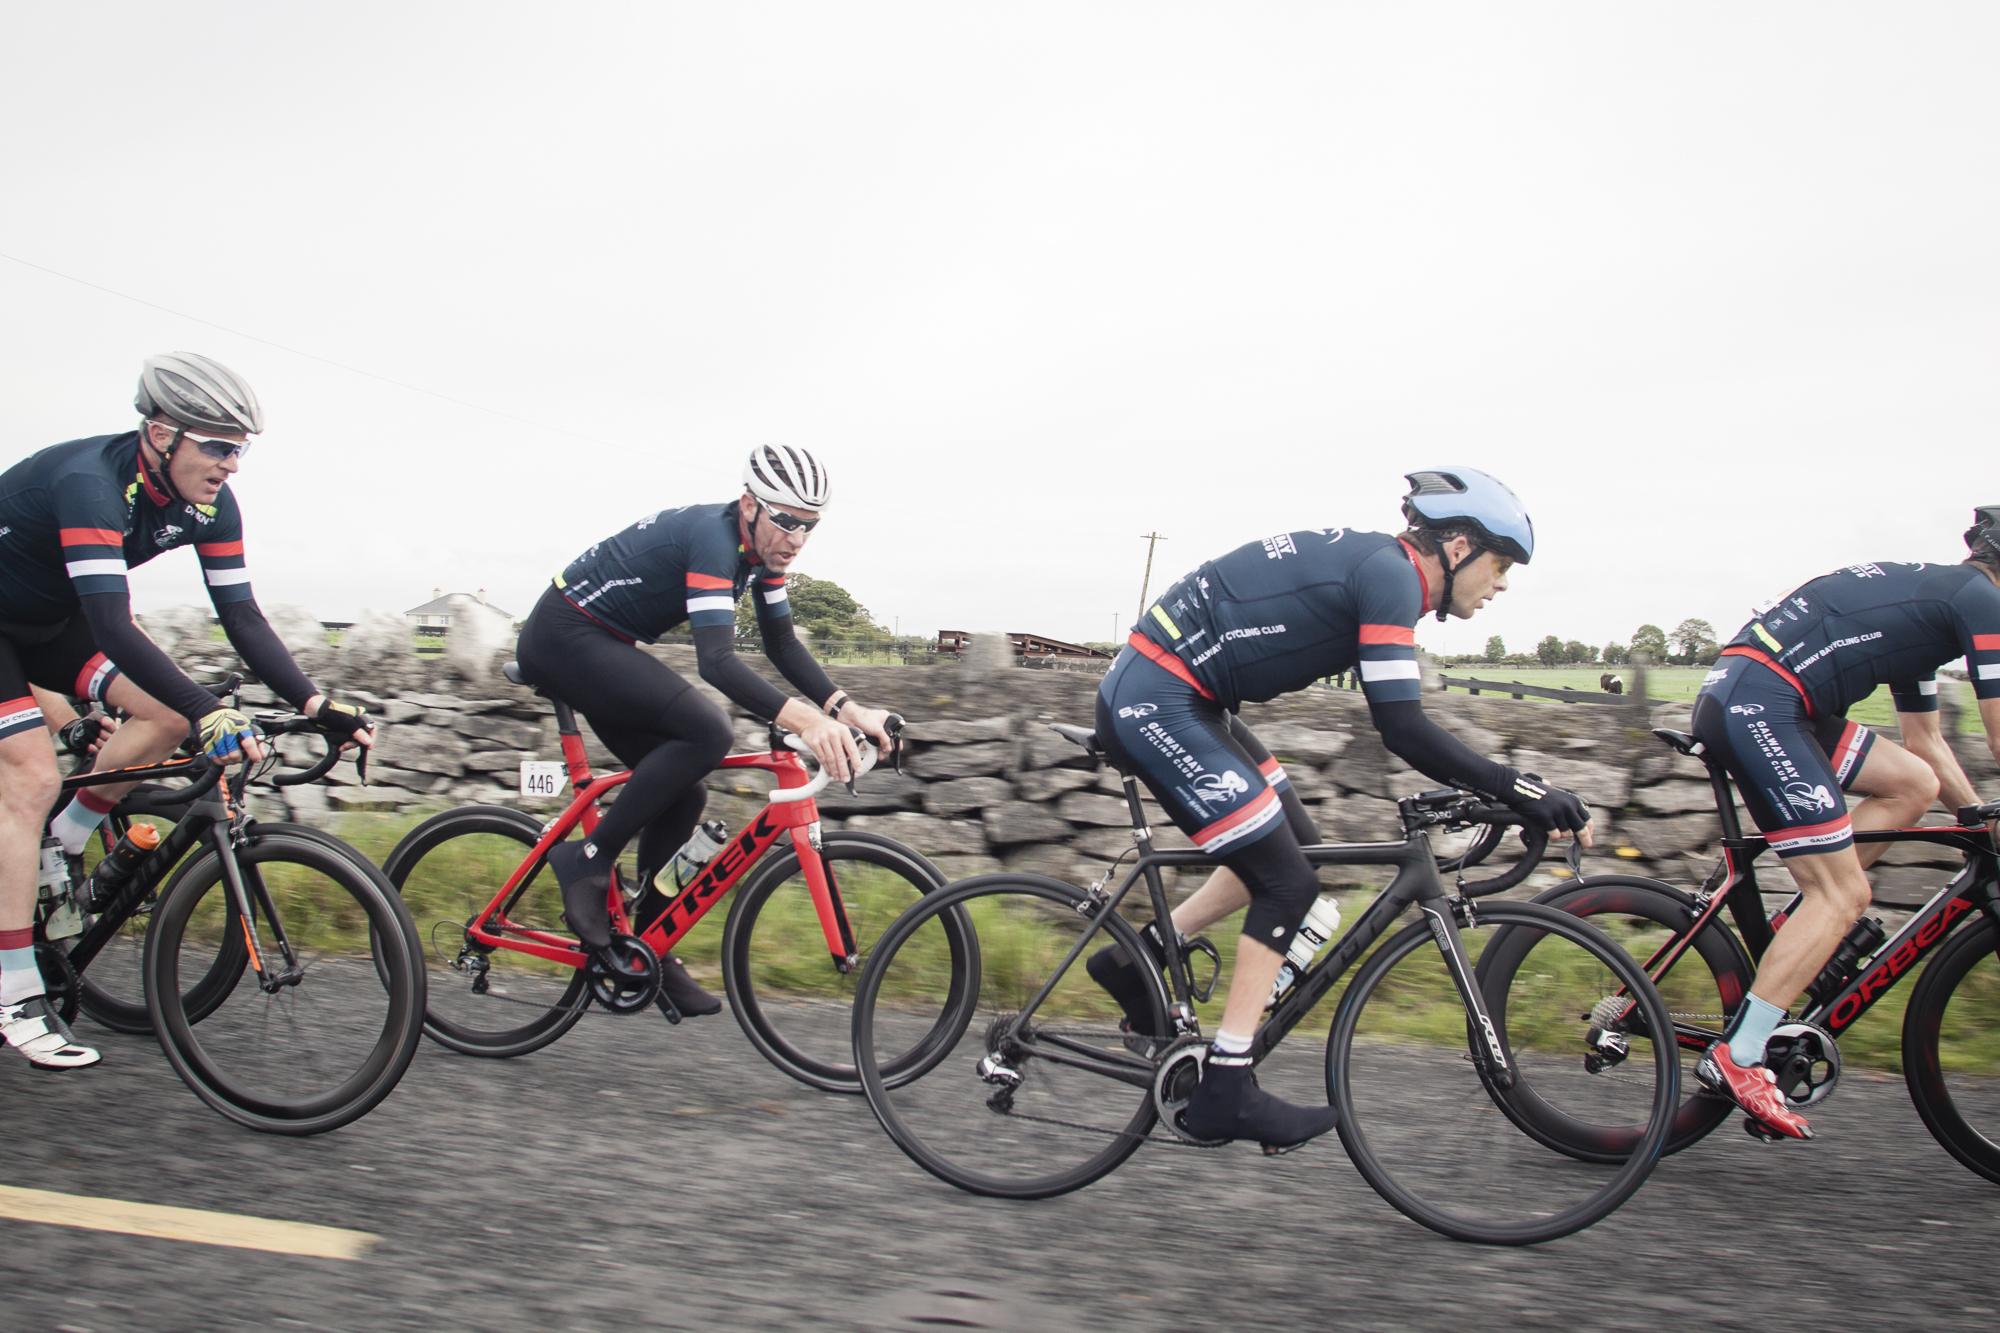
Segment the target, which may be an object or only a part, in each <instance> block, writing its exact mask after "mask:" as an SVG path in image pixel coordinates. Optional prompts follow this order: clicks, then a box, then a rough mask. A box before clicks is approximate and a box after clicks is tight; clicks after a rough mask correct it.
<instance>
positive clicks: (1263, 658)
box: [1131, 528, 1430, 709]
mask: <svg viewBox="0 0 2000 1333" xmlns="http://www.w3.org/2000/svg"><path fill="white" fill-rule="evenodd" d="M1429 600H1430V590H1429V589H1428V588H1427V587H1426V586H1425V584H1424V576H1423V573H1422V571H1421V570H1419V569H1418V567H1417V562H1416V557H1415V555H1414V554H1413V553H1412V552H1411V550H1410V548H1409V547H1407V546H1405V545H1404V544H1403V543H1402V542H1401V541H1400V540H1398V539H1397V538H1395V537H1391V536H1388V535H1386V534H1384V533H1380V532H1357V531H1355V530H1354V529H1352V528H1315V529H1308V530H1306V531H1302V532H1284V533H1279V534H1278V535H1277V536H1275V537H1266V538H1265V539H1264V540H1263V541H1261V542H1251V543H1249V544H1248V545H1245V546H1240V547H1238V548H1237V549H1235V550H1234V551H1231V552H1230V553H1229V554H1228V555H1225V556H1222V557H1220V558H1218V559H1215V560H1210V561H1209V562H1207V563H1206V564H1204V565H1201V566H1199V567H1197V568H1196V569H1195V570H1194V572H1193V573H1190V574H1188V575H1187V576H1186V577H1184V578H1182V579H1181V580H1180V581H1179V582H1178V583H1175V584H1174V585H1173V586H1172V587H1171V588H1168V589H1167V591H1166V592H1165V593H1164V594H1162V595H1161V597H1160V599H1159V601H1158V602H1156V603H1154V604H1153V606H1152V607H1151V608H1150V609H1148V611H1147V612H1146V614H1145V615H1144V616H1142V617H1140V620H1139V625H1138V628H1137V630H1135V631H1134V633H1133V635H1132V639H1131V644H1132V646H1133V647H1134V648H1136V649H1137V650H1138V651H1140V652H1141V653H1144V654H1145V655H1146V656H1148V657H1150V658H1152V659H1153V660H1154V661H1155V662H1158V663H1159V664H1160V665H1161V666H1163V667H1165V668H1166V669H1167V670H1169V671H1172V672H1173V673H1174V674H1175V675H1177V676H1179V677H1181V679H1183V680H1185V681H1188V682H1189V683H1191V684H1193V685H1194V686H1195V687H1196V688H1197V689H1199V690H1200V691H1201V692H1202V693H1203V694H1205V695H1206V696H1208V697H1209V698H1211V699H1213V700H1215V701H1216V702H1218V703H1220V704H1221V705H1222V706H1223V707H1224V708H1231V709H1233V708H1236V707H1238V706H1239V705H1241V704H1243V703H1245V702H1252V703H1255V702H1261V701H1263V700H1266V699H1275V698H1276V697H1277V696H1279V695H1281V694H1285V693H1288V692H1290V691H1292V690H1298V689H1303V688H1304V687H1305V686H1307V685H1309V684H1311V683H1312V682H1313V681H1315V680H1319V679H1322V678H1324V677H1326V676H1331V675H1335V674H1337V673H1339V672H1343V671H1351V670H1354V669H1355V668H1356V667H1357V666H1358V667H1359V668H1360V673H1361V688H1362V689H1363V690H1364V691H1365V692H1366V693H1367V695H1368V701H1369V702H1370V703H1372V704H1380V703H1388V702H1394V701H1405V700H1415V699H1420V698H1421V697H1422V679H1421V676H1420V673H1419V670H1418V667H1417V647H1416V645H1417V633H1416V624H1417V621H1418V620H1419V619H1420V618H1421V617H1422V616H1423V613H1424V606H1425V603H1426V602H1428V601H1429Z"/></svg>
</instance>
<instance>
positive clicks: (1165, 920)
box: [1118, 772, 1195, 1032]
mask: <svg viewBox="0 0 2000 1333" xmlns="http://www.w3.org/2000/svg"><path fill="white" fill-rule="evenodd" d="M1118 776H1119V779H1120V780H1121V781H1122V782H1123V783H1124V784H1125V808H1126V809H1127V810H1128V811H1130V812H1131V815H1132V843H1133V845H1134V846H1136V847H1137V848H1138V849H1139V860H1140V863H1141V866H1142V870H1143V873H1144V874H1145V876H1146V893H1147V896H1148V897H1150V898H1151V899H1152V900H1153V928H1154V929H1155V930H1156V931H1158V932H1159V937H1160V944H1161V945H1162V947H1164V948H1165V949H1166V951H1167V959H1166V962H1167V979H1168V982H1169V983H1170V987H1171V989H1172V991H1173V995H1172V996H1171V999H1172V1001H1173V1020H1174V1029H1175V1031H1177V1032H1193V1031H1194V1030H1195V1026H1194V1024H1195V1016H1194V1006H1193V1005H1192V1004H1190V1003H1188V998H1189V997H1190V996H1192V995H1193V994H1194V977H1193V975H1192V974H1191V973H1190V972H1189V971H1188V963H1187V955H1186V954H1185V953H1184V952H1183V951H1182V949H1181V941H1180V932H1179V931H1177V930H1175V929H1174V911H1173V906H1172V904H1170V903H1169V902H1168V901H1167V884H1166V881H1165V880H1163V879H1161V878H1160V868H1159V867H1158V866H1156V865H1150V864H1146V858H1147V857H1148V856H1151V855H1152V854H1153V830H1152V829H1150V828H1148V827H1147V826H1146V807H1145V806H1143V805H1141V804H1140V803H1139V779H1138V776H1137V775H1136V774H1133V773H1126V772H1121V773H1120V774H1119V775H1118Z"/></svg>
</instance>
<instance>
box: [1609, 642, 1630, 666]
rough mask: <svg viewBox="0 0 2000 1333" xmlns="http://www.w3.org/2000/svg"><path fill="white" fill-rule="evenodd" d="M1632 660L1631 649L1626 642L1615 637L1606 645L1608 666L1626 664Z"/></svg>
mask: <svg viewBox="0 0 2000 1333" xmlns="http://www.w3.org/2000/svg"><path fill="white" fill-rule="evenodd" d="M1631 660H1632V654H1631V651H1630V650H1629V649H1627V648H1626V647H1625V645H1624V644H1622V643H1619V642H1617V641H1616V640H1615V639H1614V640H1613V641H1612V642H1610V643H1607V644H1605V645H1604V662H1605V665H1606V666H1624V665H1625V664H1626V663H1627V662H1629V661H1631Z"/></svg>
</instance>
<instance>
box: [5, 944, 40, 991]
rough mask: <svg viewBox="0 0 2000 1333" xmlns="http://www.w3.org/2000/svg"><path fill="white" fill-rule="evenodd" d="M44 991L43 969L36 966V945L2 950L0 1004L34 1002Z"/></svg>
mask: <svg viewBox="0 0 2000 1333" xmlns="http://www.w3.org/2000/svg"><path fill="white" fill-rule="evenodd" d="M22 933H23V934H25V933H26V932H25V931H24V932H22ZM44 989H45V988H44V987H43V985H42V969H41V968H40V967H38V966H36V964H35V946H34V945H32V944H30V945H29V946H28V947H27V948H25V949H0V1004H19V1003H21V1001H23V1000H32V999H34V998H35V997H36V996H37V995H40V994H41V993H42V992H43V990H44Z"/></svg>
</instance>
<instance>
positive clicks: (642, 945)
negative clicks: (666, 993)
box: [583, 934, 660, 1014]
mask: <svg viewBox="0 0 2000 1333" xmlns="http://www.w3.org/2000/svg"><path fill="white" fill-rule="evenodd" d="M607 954H608V955H610V958H609V965H607V961H606V958H605V955H607ZM614 967H615V968H616V970H615V971H614V970H613V968H614ZM583 973H584V976H585V977H587V978H589V981H590V997H591V998H592V999H593V1000H596V1001H597V1002H598V1003H599V1004H600V1005H602V1006H604V1008H605V1009H607V1010H608V1011H610V1012H611V1013H614V1014H636V1013H638V1012H639V1011H640V1010H641V1009H644V1008H645V1007H646V1006H647V1005H650V1004H651V1003H652V1002H653V999H654V997H655V996H657V995H658V994H659V993H660V957H659V955H658V954H656V953H654V952H653V947H652V946H651V945H649V944H647V943H646V941H644V940H642V939H639V938H638V937H637V936H634V935H615V934H614V935H613V936H612V937H611V945H610V947H609V948H605V949H592V950H591V951H590V961H589V962H588V963H586V964H585V965H584V969H583Z"/></svg>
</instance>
